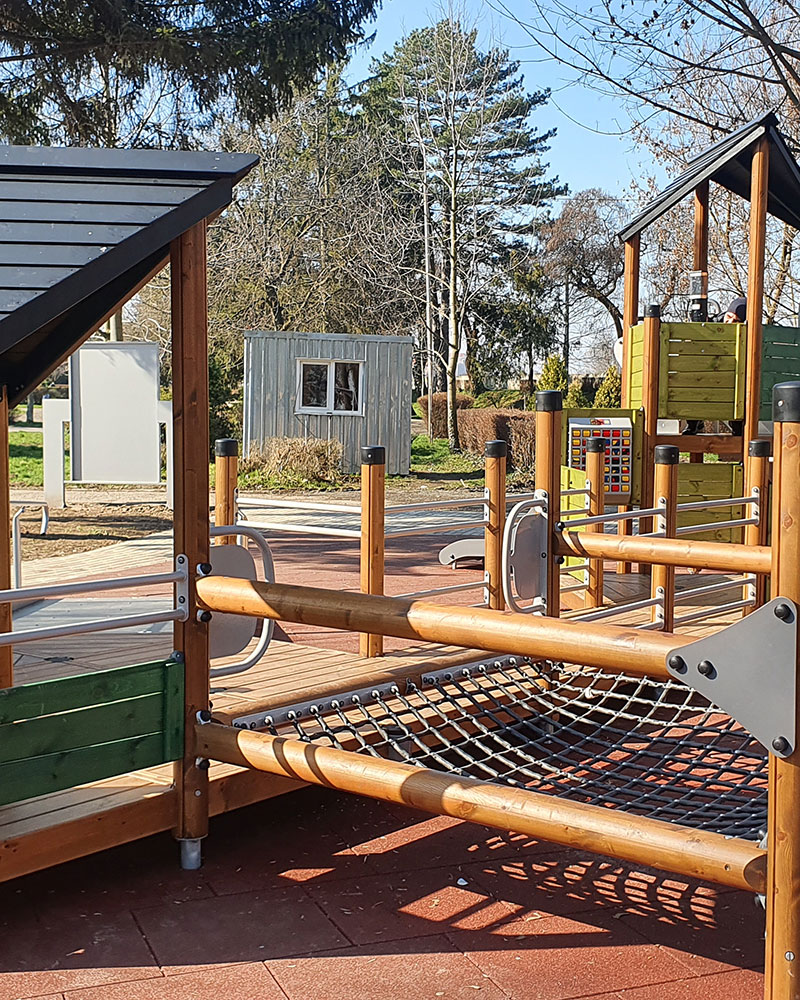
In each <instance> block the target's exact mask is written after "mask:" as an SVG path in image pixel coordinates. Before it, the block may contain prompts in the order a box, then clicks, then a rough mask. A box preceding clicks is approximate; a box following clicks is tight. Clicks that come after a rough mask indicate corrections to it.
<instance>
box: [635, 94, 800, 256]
mask: <svg viewBox="0 0 800 1000" xmlns="http://www.w3.org/2000/svg"><path fill="white" fill-rule="evenodd" d="M777 126H778V119H777V118H776V116H775V114H774V113H773V112H771V111H770V112H769V113H768V114H766V115H764V116H763V117H761V118H755V119H754V120H753V121H751V122H748V123H747V125H743V126H742V127H741V128H739V129H737V130H736V131H735V132H731V134H730V135H726V136H725V137H724V138H723V139H720V140H719V142H715V143H714V145H713V146H709V147H708V149H706V150H704V151H703V152H702V153H700V154H699V155H697V156H695V157H694V158H693V159H691V160H690V161H689V163H688V165H687V168H686V170H685V171H684V172H683V173H682V174H681V175H680V177H678V178H677V179H676V180H674V181H673V182H672V183H671V184H670V185H669V186H668V187H666V188H664V190H663V191H662V192H661V193H660V194H659V195H658V196H657V197H656V198H655V199H654V200H653V201H651V202H650V204H649V205H647V207H646V208H644V209H643V211H641V212H640V213H639V214H638V215H637V216H636V217H635V218H634V219H633V220H631V222H630V223H629V224H628V225H627V226H626V227H625V228H624V229H623V230H622V231H621V232H620V234H619V236H620V239H622V240H628V239H630V238H631V237H632V236H635V235H636V234H637V233H640V232H641V231H642V230H643V229H646V228H647V226H649V225H650V224H651V223H653V222H655V220H656V219H658V218H660V217H661V216H662V215H664V213H665V212H667V211H669V209H671V208H672V207H673V205H676V204H677V203H678V202H679V201H681V200H682V199H683V198H685V197H686V195H688V194H691V193H692V192H693V191H694V189H695V188H696V187H697V186H698V185H699V184H700V183H702V182H703V181H705V180H711V181H714V182H715V183H717V184H720V185H721V186H722V187H724V188H727V189H728V191H732V192H733V193H734V194H738V195H739V196H740V197H742V198H744V199H746V200H747V201H749V200H750V173H751V166H752V164H751V160H752V146H753V144H754V143H755V142H756V141H757V140H758V139H760V138H761V137H762V136H764V135H766V136H767V138H768V139H769V145H770V153H769V190H768V195H767V211H768V212H769V213H770V214H771V215H774V216H775V218H777V219H780V220H781V221H782V222H786V223H788V224H789V225H790V226H793V227H794V228H795V229H800V167H798V165H797V161H796V160H795V158H794V157H793V156H792V154H791V153H790V152H789V148H788V146H787V145H786V141H785V139H784V138H783V136H782V135H781V134H780V132H779V131H778V127H777Z"/></svg>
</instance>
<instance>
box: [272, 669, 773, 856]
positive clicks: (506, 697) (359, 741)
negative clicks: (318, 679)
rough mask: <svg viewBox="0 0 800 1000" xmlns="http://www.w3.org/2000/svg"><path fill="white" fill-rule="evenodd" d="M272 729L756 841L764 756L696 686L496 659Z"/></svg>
mask: <svg viewBox="0 0 800 1000" xmlns="http://www.w3.org/2000/svg"><path fill="white" fill-rule="evenodd" d="M268 729H269V731H270V732H272V733H274V734H277V735H287V736H288V735H291V736H293V737H295V738H300V739H302V740H304V741H307V742H313V743H319V744H324V745H328V746H332V747H336V748H339V749H344V750H350V751H356V752H362V753H369V754H372V755H373V756H376V757H382V758H385V759H390V760H399V761H403V762H405V763H409V764H415V765H418V766H420V767H427V768H432V769H434V770H439V771H448V772H451V773H455V774H459V775H469V776H471V777H474V778H479V779H482V780H487V781H492V782H500V783H504V784H508V785H514V786H518V787H526V788H531V789H533V790H535V791H539V792H549V793H552V794H557V795H559V796H561V797H566V798H570V799H577V800H580V801H582V802H588V803H592V804H595V805H603V806H610V807H616V808H620V809H624V810H625V811H626V812H630V813H635V814H639V815H647V816H650V817H653V818H656V819H661V820H665V821H667V822H673V823H678V824H680V825H681V826H689V827H694V828H696V829H701V830H713V831H715V832H717V833H721V834H723V835H726V836H733V837H742V838H745V839H748V840H758V839H760V838H761V836H762V835H763V832H764V830H765V828H766V794H767V754H766V752H765V751H764V749H763V747H761V745H760V744H759V743H757V742H756V741H755V740H754V739H753V737H752V736H750V735H749V733H747V732H746V731H745V730H744V729H743V728H742V727H741V726H740V725H739V724H738V723H736V722H734V721H733V720H732V719H731V718H730V717H729V716H727V715H725V714H724V713H722V712H720V711H719V710H718V709H716V708H715V707H714V706H712V705H710V704H709V702H708V701H706V699H704V698H703V697H702V696H701V695H699V694H698V693H697V692H695V691H693V690H692V689H691V688H688V687H686V686H685V685H683V684H679V683H674V682H672V681H665V682H662V681H658V682H657V681H653V680H648V679H646V678H639V677H632V676H629V675H625V674H610V673H605V672H603V671H600V670H596V669H593V668H588V667H586V668H581V667H564V666H562V665H560V664H555V665H554V664H551V663H544V662H537V663H532V662H530V661H527V660H522V659H517V658H506V659H505V660H498V661H495V662H493V663H481V664H478V665H474V666H469V667H464V668H459V669H457V670H453V671H448V672H446V673H441V674H437V675H431V676H427V677H423V678H422V681H421V683H419V684H409V685H408V686H407V689H406V690H405V691H401V690H400V688H399V687H398V686H392V687H390V688H385V689H382V690H375V691H373V692H371V693H370V694H364V693H361V694H357V695H352V696H347V695H342V696H340V697H339V698H338V699H336V700H334V701H332V702H330V703H329V704H327V705H325V706H310V709H308V710H306V711H304V712H289V713H287V714H286V715H284V721H282V722H281V723H280V724H278V723H273V724H271V725H268Z"/></svg>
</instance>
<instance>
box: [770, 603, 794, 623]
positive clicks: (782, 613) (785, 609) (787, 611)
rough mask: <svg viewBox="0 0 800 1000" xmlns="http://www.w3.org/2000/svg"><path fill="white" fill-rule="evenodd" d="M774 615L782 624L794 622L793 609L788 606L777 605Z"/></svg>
mask: <svg viewBox="0 0 800 1000" xmlns="http://www.w3.org/2000/svg"><path fill="white" fill-rule="evenodd" d="M774 614H775V617H776V618H779V619H780V620H781V621H782V622H790V621H791V620H792V609H791V608H790V607H789V605H788V604H776V605H775V608H774Z"/></svg>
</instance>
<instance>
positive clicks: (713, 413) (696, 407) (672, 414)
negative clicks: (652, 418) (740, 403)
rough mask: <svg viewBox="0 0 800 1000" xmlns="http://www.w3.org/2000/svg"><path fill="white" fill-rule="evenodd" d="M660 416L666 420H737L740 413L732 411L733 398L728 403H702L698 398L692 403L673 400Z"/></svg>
mask: <svg viewBox="0 0 800 1000" xmlns="http://www.w3.org/2000/svg"><path fill="white" fill-rule="evenodd" d="M660 416H662V417H666V418H667V419H668V420H738V419H739V418H740V417H741V414H738V413H736V412H735V411H734V407H733V400H731V402H729V403H704V402H702V401H701V400H699V399H698V400H695V402H694V403H687V402H679V401H678V400H673V401H671V402H670V403H669V405H668V407H667V412H666V413H662V414H660Z"/></svg>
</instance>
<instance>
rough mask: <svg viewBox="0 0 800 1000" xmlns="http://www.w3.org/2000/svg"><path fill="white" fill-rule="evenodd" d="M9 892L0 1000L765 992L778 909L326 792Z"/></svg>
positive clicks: (736, 999)
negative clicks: (193, 855)
mask: <svg viewBox="0 0 800 1000" xmlns="http://www.w3.org/2000/svg"><path fill="white" fill-rule="evenodd" d="M204 847H205V858H206V861H205V865H204V867H203V868H202V869H201V870H200V871H198V872H182V871H180V869H179V868H178V864H177V858H178V852H177V847H176V845H175V844H174V843H173V841H172V840H171V839H170V838H169V837H168V836H166V835H165V836H161V837H154V838H151V839H149V840H146V841H141V842H139V843H138V844H132V845H129V846H127V847H122V848H117V849H115V850H113V851H109V852H106V853H105V854H101V855H96V856H94V857H91V858H87V859H84V860H82V861H77V862H73V863H71V864H69V865H64V866H62V867H61V868H57V869H51V870H50V871H45V872H41V873H38V874H36V875H32V876H28V877H26V878H24V879H20V880H17V881H15V882H11V883H8V884H5V885H1V886H0V970H2V972H1V973H0V1000H23V998H33V997H37V998H44V1000H55V998H58V1000H352V998H365V1000H399V998H409V1000H417V998H437V997H443V998H459V1000H466V998H470V1000H471V998H473V997H483V998H484V1000H500V998H515V1000H577V998H589V997H591V998H593V1000H620V998H625V1000H690V998H692V1000H694V998H697V997H702V998H703V1000H757V998H759V997H760V996H761V992H762V977H761V975H760V973H759V971H758V968H759V963H760V962H761V960H762V949H763V925H764V918H763V913H762V912H761V911H760V909H759V908H757V906H756V903H755V901H754V898H753V897H752V896H750V895H746V894H744V893H740V892H735V891H730V890H724V889H714V888H711V887H709V886H704V885H700V884H694V883H687V882H685V881H684V880H682V879H677V878H671V877H669V876H665V875H663V874H659V873H656V872H653V871H647V870H642V871H638V870H634V869H632V868H630V867H629V866H626V865H623V864H620V863H617V862H613V861H604V860H602V859H598V858H596V857H591V856H584V855H582V854H578V853H575V852H569V851H565V850H562V849H558V848H554V847H553V846H552V845H547V844H539V843H535V842H531V841H530V840H529V839H527V838H526V837H523V836H517V835H507V834H499V833H495V832H493V831H488V830H485V829H483V828H481V827H474V826H471V825H469V824H465V823H460V822H458V821H455V820H451V819H445V818H439V817H434V818H431V817H428V816H425V815H424V814H417V813H412V812H410V811H408V810H404V809H402V808H401V807H390V806H384V805H381V804H379V803H374V802H371V801H368V800H361V799H355V798H351V797H346V796H343V795H338V794H336V793H333V792H328V791H326V790H321V789H314V790H307V791H302V792H298V793H295V794H293V795H290V796H286V797H284V798H281V799H277V800H274V801H271V802H266V803H263V804H261V805H258V806H253V807H251V808H249V809H247V810H242V811H239V812H237V813H234V814H229V815H227V816H224V817H220V818H219V819H217V820H215V821H214V822H213V825H212V830H211V835H210V837H209V838H208V840H207V841H206V842H205V845H204Z"/></svg>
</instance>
